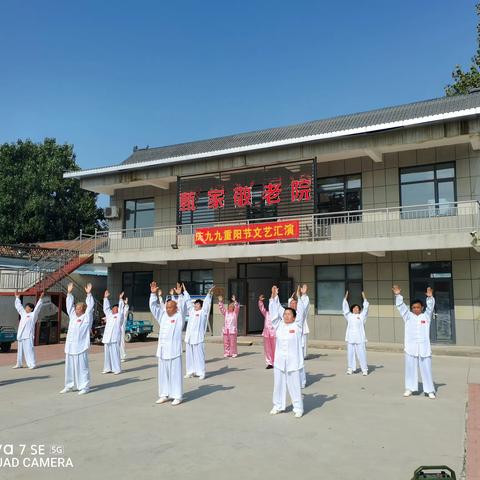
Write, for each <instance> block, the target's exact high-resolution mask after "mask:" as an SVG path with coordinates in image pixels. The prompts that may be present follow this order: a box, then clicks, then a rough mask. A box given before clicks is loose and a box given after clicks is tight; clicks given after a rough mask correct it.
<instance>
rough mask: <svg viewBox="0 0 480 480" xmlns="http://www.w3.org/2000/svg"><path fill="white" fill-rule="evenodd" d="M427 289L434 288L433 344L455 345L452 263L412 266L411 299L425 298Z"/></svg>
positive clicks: (431, 335) (424, 263) (427, 263)
mask: <svg viewBox="0 0 480 480" xmlns="http://www.w3.org/2000/svg"><path fill="white" fill-rule="evenodd" d="M427 287H432V288H433V295H434V297H435V311H434V313H433V317H432V325H431V327H430V340H431V341H432V342H433V343H455V315H454V304H453V281H452V264H451V262H419V263H411V264H410V298H411V299H414V298H419V299H422V300H423V299H424V298H425V290H426V288H427Z"/></svg>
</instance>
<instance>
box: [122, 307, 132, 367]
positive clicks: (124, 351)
mask: <svg viewBox="0 0 480 480" xmlns="http://www.w3.org/2000/svg"><path fill="white" fill-rule="evenodd" d="M129 309H130V307H129V305H128V303H125V304H124V306H123V321H122V338H121V339H120V360H121V361H122V362H124V361H125V360H126V359H127V349H126V347H125V329H126V328H127V321H128V311H129Z"/></svg>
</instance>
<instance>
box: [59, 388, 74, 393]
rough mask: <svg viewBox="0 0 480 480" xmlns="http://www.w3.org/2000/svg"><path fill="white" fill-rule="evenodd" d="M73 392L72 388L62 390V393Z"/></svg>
mask: <svg viewBox="0 0 480 480" xmlns="http://www.w3.org/2000/svg"><path fill="white" fill-rule="evenodd" d="M71 391H72V389H71V388H68V387H65V388H64V389H63V390H60V393H68V392H71Z"/></svg>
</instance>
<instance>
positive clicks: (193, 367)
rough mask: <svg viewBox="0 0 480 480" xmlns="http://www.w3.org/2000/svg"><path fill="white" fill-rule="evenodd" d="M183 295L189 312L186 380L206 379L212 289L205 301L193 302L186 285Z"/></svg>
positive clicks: (186, 339) (186, 342)
mask: <svg viewBox="0 0 480 480" xmlns="http://www.w3.org/2000/svg"><path fill="white" fill-rule="evenodd" d="M182 287H183V295H184V297H185V303H186V307H187V312H188V322H187V331H186V332H185V360H186V361H185V363H186V374H185V378H190V377H198V378H200V380H203V379H204V378H205V332H206V330H207V325H208V317H209V316H210V307H211V306H212V292H213V289H214V288H215V287H212V288H211V289H210V290H209V291H208V293H207V295H206V297H205V300H201V299H197V300H195V301H194V302H192V299H191V298H190V295H189V293H188V292H187V290H186V288H185V285H183V284H182Z"/></svg>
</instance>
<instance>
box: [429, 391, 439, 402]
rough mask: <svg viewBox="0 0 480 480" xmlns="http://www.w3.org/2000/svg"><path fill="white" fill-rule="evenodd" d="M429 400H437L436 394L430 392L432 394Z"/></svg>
mask: <svg viewBox="0 0 480 480" xmlns="http://www.w3.org/2000/svg"><path fill="white" fill-rule="evenodd" d="M428 398H431V399H432V400H433V399H435V398H437V397H436V395H435V393H433V392H430V393H429V394H428Z"/></svg>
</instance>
